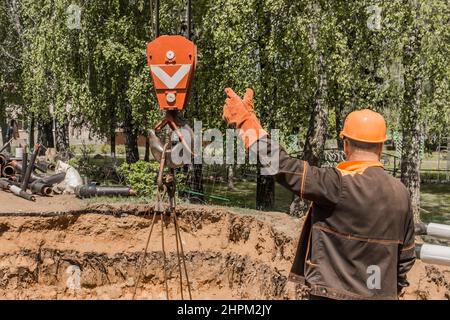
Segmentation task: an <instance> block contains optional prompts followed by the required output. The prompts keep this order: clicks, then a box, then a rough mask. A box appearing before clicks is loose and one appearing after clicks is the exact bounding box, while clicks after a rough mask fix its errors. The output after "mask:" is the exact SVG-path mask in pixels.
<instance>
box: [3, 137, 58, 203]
mask: <svg viewBox="0 0 450 320" xmlns="http://www.w3.org/2000/svg"><path fill="white" fill-rule="evenodd" d="M39 149H40V145H39V144H36V145H35V146H34V148H33V152H32V154H31V156H30V159H28V153H27V152H26V149H23V154H22V157H17V155H18V154H17V153H16V157H13V156H12V155H10V154H9V153H8V152H5V151H4V150H2V151H1V152H0V189H2V190H4V191H10V192H11V193H13V194H14V195H16V196H18V197H21V198H24V199H27V200H30V201H35V200H36V197H35V195H41V196H49V195H51V194H52V193H53V192H54V191H55V190H54V188H53V187H54V185H56V184H58V183H61V182H62V181H64V179H65V176H66V173H65V172H61V173H53V174H49V173H50V171H54V170H55V165H54V164H51V163H47V162H36V159H37V156H38V153H39ZM38 172H39V173H38Z"/></svg>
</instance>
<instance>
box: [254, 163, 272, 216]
mask: <svg viewBox="0 0 450 320" xmlns="http://www.w3.org/2000/svg"><path fill="white" fill-rule="evenodd" d="M274 203H275V178H274V177H273V176H265V175H261V166H260V165H259V164H258V169H257V179H256V210H270V209H273V207H274Z"/></svg>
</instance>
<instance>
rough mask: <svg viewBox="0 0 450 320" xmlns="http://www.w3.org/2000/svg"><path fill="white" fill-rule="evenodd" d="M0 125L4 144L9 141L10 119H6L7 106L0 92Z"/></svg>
mask: <svg viewBox="0 0 450 320" xmlns="http://www.w3.org/2000/svg"><path fill="white" fill-rule="evenodd" d="M0 127H1V131H2V145H3V144H5V143H6V142H8V141H7V137H6V136H7V135H8V121H7V119H6V106H5V104H4V100H3V95H2V94H1V93H0Z"/></svg>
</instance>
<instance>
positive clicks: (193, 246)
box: [0, 192, 450, 299]
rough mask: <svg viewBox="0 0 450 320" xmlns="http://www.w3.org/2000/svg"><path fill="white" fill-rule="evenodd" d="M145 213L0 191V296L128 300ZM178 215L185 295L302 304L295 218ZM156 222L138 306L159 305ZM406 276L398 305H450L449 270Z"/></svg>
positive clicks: (174, 291)
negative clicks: (294, 278)
mask: <svg viewBox="0 0 450 320" xmlns="http://www.w3.org/2000/svg"><path fill="white" fill-rule="evenodd" d="M152 212H153V207H152V206H151V205H135V204H120V203H115V204H87V202H85V201H81V200H78V199H76V198H75V197H73V196H55V197H52V198H42V197H38V198H37V201H36V203H32V202H29V201H26V200H22V199H20V198H17V197H15V196H12V195H10V194H8V193H5V192H0V299H130V298H131V297H132V292H133V290H134V286H135V284H136V281H137V278H138V272H137V270H138V268H137V265H138V264H139V263H140V261H141V258H142V250H143V247H144V244H145V241H146V238H147V235H148V231H149V229H150V225H151V217H152V216H153V215H151V213H152ZM178 214H179V221H180V227H181V230H182V240H183V245H184V249H185V252H186V264H187V268H188V270H189V271H188V272H189V273H188V274H189V277H190V283H191V285H192V295H193V298H195V299H302V298H305V297H306V295H307V290H306V288H304V287H299V286H294V285H293V284H292V283H290V282H288V281H287V276H288V274H289V270H290V267H291V265H292V260H293V258H294V253H295V248H296V242H297V237H298V234H299V231H300V227H301V223H302V221H301V220H299V219H295V218H292V217H290V216H288V215H286V214H283V213H275V212H274V213H272V212H264V213H261V212H258V211H253V210H232V211H231V210H230V209H229V208H223V207H214V206H211V207H210V206H208V207H204V206H196V205H188V206H186V205H184V206H180V207H179V211H178ZM161 223H162V222H161V220H160V219H159V217H158V219H157V221H156V226H155V228H154V231H153V235H152V241H151V242H150V246H149V254H148V256H147V258H146V261H145V264H144V268H143V272H142V276H141V280H140V282H139V286H138V290H137V298H139V299H164V298H165V294H164V292H165V290H164V280H163V279H164V275H163V268H162V266H163V252H162V250H161V237H162V233H161ZM164 233H165V239H166V241H165V253H166V258H167V267H166V271H167V273H168V279H169V288H170V297H171V298H180V297H181V292H180V289H179V280H180V277H179V269H178V267H177V266H178V264H177V255H176V246H175V240H174V239H175V233H174V228H173V226H172V225H171V224H167V225H165V224H164ZM182 277H183V279H184V284H185V283H186V281H185V277H184V276H182ZM408 277H409V280H410V283H411V286H410V287H409V288H408V289H407V290H406V291H405V292H404V294H403V295H402V296H401V299H450V268H448V267H441V266H434V265H425V264H423V263H422V262H420V261H417V263H416V264H415V266H414V267H413V269H412V270H411V272H410V273H409V276H408ZM183 292H184V296H185V297H186V296H187V291H186V287H185V286H184V291H183Z"/></svg>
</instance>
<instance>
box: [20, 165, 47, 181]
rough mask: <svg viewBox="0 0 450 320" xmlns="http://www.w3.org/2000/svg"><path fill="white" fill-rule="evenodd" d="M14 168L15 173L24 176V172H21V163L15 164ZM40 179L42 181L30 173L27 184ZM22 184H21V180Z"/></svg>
mask: <svg viewBox="0 0 450 320" xmlns="http://www.w3.org/2000/svg"><path fill="white" fill-rule="evenodd" d="M15 168H16V173H21V174H22V175H24V172H25V170H23V168H22V164H21V163H18V162H16V164H15ZM41 179H42V177H40V176H38V175H36V174H34V173H33V172H32V173H31V176H30V181H28V183H30V182H33V181H36V180H41ZM22 182H23V179H22Z"/></svg>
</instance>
